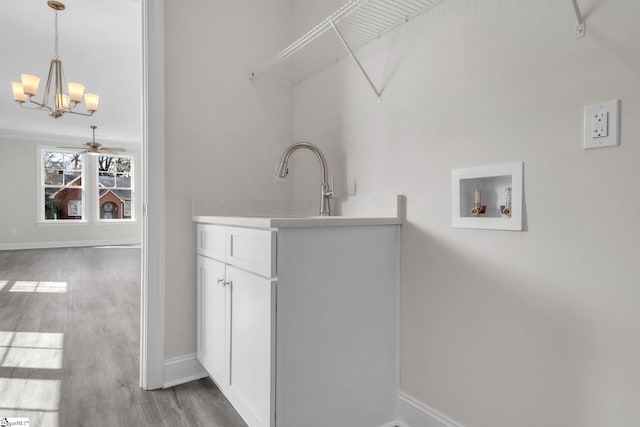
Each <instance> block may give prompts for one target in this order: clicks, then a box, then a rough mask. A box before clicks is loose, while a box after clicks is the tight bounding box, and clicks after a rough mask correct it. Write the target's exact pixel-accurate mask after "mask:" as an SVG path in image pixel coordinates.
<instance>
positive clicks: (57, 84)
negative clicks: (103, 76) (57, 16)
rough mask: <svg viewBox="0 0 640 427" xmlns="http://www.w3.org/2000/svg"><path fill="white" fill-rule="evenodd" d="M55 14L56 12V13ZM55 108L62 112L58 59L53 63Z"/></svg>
mask: <svg viewBox="0 0 640 427" xmlns="http://www.w3.org/2000/svg"><path fill="white" fill-rule="evenodd" d="M56 13H57V12H56ZM54 62H55V72H54V77H55V98H56V99H55V103H54V104H55V106H56V112H58V111H60V112H64V110H65V107H64V96H65V95H64V94H63V93H62V62H61V61H60V60H59V59H56V60H55V61H54Z"/></svg>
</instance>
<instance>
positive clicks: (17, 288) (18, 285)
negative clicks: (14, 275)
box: [9, 280, 67, 294]
mask: <svg viewBox="0 0 640 427" xmlns="http://www.w3.org/2000/svg"><path fill="white" fill-rule="evenodd" d="M9 292H36V293H53V294H63V293H65V292H67V282H45V281H36V280H17V281H16V282H15V283H14V284H13V286H11V288H10V289H9Z"/></svg>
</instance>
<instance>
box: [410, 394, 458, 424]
mask: <svg viewBox="0 0 640 427" xmlns="http://www.w3.org/2000/svg"><path fill="white" fill-rule="evenodd" d="M397 424H398V427H464V426H463V425H462V424H460V423H457V422H456V421H453V420H452V419H450V418H449V417H447V416H446V415H443V414H441V413H439V412H438V411H436V410H435V409H433V408H430V407H429V406H427V405H425V404H424V403H422V402H420V401H419V400H417V399H415V398H414V397H412V396H409V395H408V394H406V393H403V392H400V393H398V422H397Z"/></svg>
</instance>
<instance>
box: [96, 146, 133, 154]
mask: <svg viewBox="0 0 640 427" xmlns="http://www.w3.org/2000/svg"><path fill="white" fill-rule="evenodd" d="M100 151H101V152H103V153H122V152H124V151H127V150H125V149H124V148H115V147H102V148H100Z"/></svg>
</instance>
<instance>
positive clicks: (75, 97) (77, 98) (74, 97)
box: [67, 82, 84, 104]
mask: <svg viewBox="0 0 640 427" xmlns="http://www.w3.org/2000/svg"><path fill="white" fill-rule="evenodd" d="M67 86H68V88H69V98H70V99H71V101H72V102H75V103H76V104H77V103H79V102H82V95H84V85H81V84H80V83H73V82H69V84H68V85H67Z"/></svg>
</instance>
